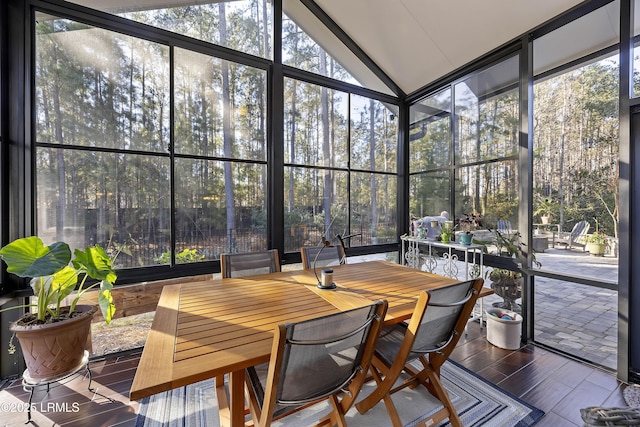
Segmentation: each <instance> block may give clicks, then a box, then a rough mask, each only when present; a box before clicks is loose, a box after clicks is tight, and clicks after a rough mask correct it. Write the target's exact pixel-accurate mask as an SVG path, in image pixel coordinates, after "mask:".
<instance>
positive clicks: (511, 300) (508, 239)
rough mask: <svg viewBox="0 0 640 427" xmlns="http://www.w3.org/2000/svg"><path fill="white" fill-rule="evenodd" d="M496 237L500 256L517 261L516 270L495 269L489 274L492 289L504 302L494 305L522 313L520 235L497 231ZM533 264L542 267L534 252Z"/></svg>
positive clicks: (521, 253)
mask: <svg viewBox="0 0 640 427" xmlns="http://www.w3.org/2000/svg"><path fill="white" fill-rule="evenodd" d="M495 233H496V237H495V241H494V242H493V244H494V245H495V246H496V249H497V252H498V255H501V256H504V257H507V258H513V259H515V260H516V261H515V263H516V265H515V266H516V268H517V269H515V270H508V269H505V268H494V269H493V270H491V272H489V274H488V277H489V280H491V289H493V291H494V292H495V293H496V295H498V296H500V297H502V299H503V300H504V301H503V302H499V303H494V306H495V307H499V308H505V309H508V310H511V311H515V312H520V311H521V310H520V306H519V305H518V304H517V303H516V299H518V298H520V297H521V296H522V283H523V279H522V272H521V271H520V270H519V263H518V261H517V260H518V259H520V258H521V257H522V256H523V252H522V247H521V246H522V245H523V243H521V242H520V233H517V232H516V233H513V234H503V233H501V232H500V231H498V230H496V231H495ZM532 257H533V262H534V264H535V265H537V266H538V267H539V266H540V265H541V264H540V262H538V261H537V260H536V258H535V253H533V252H532Z"/></svg>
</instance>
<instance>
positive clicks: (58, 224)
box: [36, 147, 171, 268]
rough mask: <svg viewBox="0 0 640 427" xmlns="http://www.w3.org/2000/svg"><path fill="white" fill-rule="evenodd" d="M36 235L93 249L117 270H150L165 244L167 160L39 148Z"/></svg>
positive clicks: (167, 241)
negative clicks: (102, 253) (103, 252)
mask: <svg viewBox="0 0 640 427" xmlns="http://www.w3.org/2000/svg"><path fill="white" fill-rule="evenodd" d="M36 170H37V177H36V179H37V182H38V197H37V218H38V227H37V228H38V230H37V231H38V235H39V236H41V237H42V239H43V240H44V241H45V242H47V243H51V242H54V241H60V240H64V241H66V242H68V243H69V244H70V246H72V248H80V249H83V248H84V247H86V246H90V245H94V244H99V245H100V246H102V247H103V248H105V249H107V250H108V252H109V253H110V254H111V255H116V254H118V256H117V259H116V262H115V265H116V267H117V268H123V267H141V266H147V265H153V264H154V258H155V257H156V256H157V254H158V252H159V251H161V250H162V248H165V247H167V246H168V245H169V244H170V233H171V227H170V224H171V211H170V197H169V194H168V193H167V188H170V184H169V170H170V164H169V158H168V157H149V156H139V155H133V154H126V155H125V154H114V153H105V152H96V151H79V150H65V149H57V148H45V147H40V148H38V151H37V160H36Z"/></svg>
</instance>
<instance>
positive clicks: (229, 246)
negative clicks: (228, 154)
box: [160, 159, 267, 263]
mask: <svg viewBox="0 0 640 427" xmlns="http://www.w3.org/2000/svg"><path fill="white" fill-rule="evenodd" d="M175 170H176V232H175V234H176V262H177V263H184V262H196V261H202V260H212V259H218V258H219V255H220V254H221V253H223V252H254V251H261V250H265V249H267V218H266V212H267V211H266V197H265V193H266V166H265V165H263V164H251V163H239V162H221V161H207V160H194V159H177V160H176V167H175ZM227 174H229V178H227ZM169 249H170V248H166V251H168V250H169ZM185 251H186V252H185ZM194 251H197V252H194ZM181 254H184V255H181ZM168 261H169V260H168V259H167V256H165V257H164V258H163V259H162V260H160V262H161V263H167V262H168Z"/></svg>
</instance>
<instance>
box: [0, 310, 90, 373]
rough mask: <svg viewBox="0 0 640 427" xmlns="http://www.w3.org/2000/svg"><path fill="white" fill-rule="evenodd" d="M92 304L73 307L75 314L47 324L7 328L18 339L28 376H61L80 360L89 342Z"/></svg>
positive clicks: (12, 325)
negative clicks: (66, 318)
mask: <svg viewBox="0 0 640 427" xmlns="http://www.w3.org/2000/svg"><path fill="white" fill-rule="evenodd" d="M96 311H97V308H96V307H95V306H91V305H78V306H76V313H79V315H76V316H75V317H73V318H71V319H68V320H64V321H61V322H56V323H50V324H46V325H32V326H21V325H18V324H17V323H16V322H14V323H12V324H11V326H10V327H9V330H10V331H11V332H14V333H15V334H16V337H18V341H20V348H21V349H22V354H23V356H24V361H25V363H26V364H27V370H28V371H29V376H30V377H31V378H33V379H36V380H46V379H52V378H59V377H63V376H65V375H66V374H70V373H72V372H73V371H75V370H76V369H77V368H78V367H79V366H80V365H81V363H82V358H83V356H84V351H85V349H87V344H88V343H90V341H89V336H90V333H91V320H92V319H93V314H94V313H95V312H96Z"/></svg>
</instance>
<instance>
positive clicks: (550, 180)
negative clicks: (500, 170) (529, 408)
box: [532, 2, 619, 368]
mask: <svg viewBox="0 0 640 427" xmlns="http://www.w3.org/2000/svg"><path fill="white" fill-rule="evenodd" d="M618 8H619V2H612V3H610V4H608V5H606V6H604V7H602V8H599V9H597V10H595V11H593V12H592V13H589V14H588V15H585V16H583V17H581V18H580V19H578V20H575V21H572V22H571V23H569V24H567V25H565V26H563V27H560V28H558V29H557V30H555V31H553V32H551V33H549V34H547V35H545V36H543V37H541V38H539V39H536V40H534V69H535V70H537V71H538V72H539V71H547V70H546V69H547V68H548V67H549V65H552V62H550V59H555V60H556V63H555V68H552V69H551V70H550V71H549V72H547V73H544V72H543V73H541V74H538V77H537V78H536V80H535V83H534V98H533V102H534V109H533V119H534V135H533V151H534V158H533V177H532V178H533V218H532V220H533V228H534V229H533V233H534V236H533V239H534V241H533V244H534V245H536V243H537V242H542V245H539V250H538V251H537V253H536V259H537V260H538V261H540V262H541V263H542V266H541V269H542V270H546V271H550V272H553V273H556V274H558V275H561V276H565V277H566V279H567V280H564V281H563V280H559V279H557V280H552V279H548V278H544V277H541V276H536V277H535V278H534V279H535V282H534V286H535V288H534V292H535V298H534V302H535V307H534V313H533V314H534V319H533V324H534V328H535V335H534V338H535V340H536V341H539V342H542V343H544V344H546V345H549V346H551V347H554V348H558V349H560V350H563V351H565V352H567V353H570V354H573V355H575V356H578V357H580V358H583V359H586V360H589V361H591V362H594V363H597V364H602V365H604V366H607V367H609V368H615V367H616V363H617V304H618V303H617V297H618V293H617V290H616V289H615V285H616V283H617V281H618V259H617V249H618V244H617V240H618V205H619V201H618V176H619V113H618V106H619V61H618V57H617V49H611V50H608V49H604V50H602V49H603V48H606V47H607V46H613V45H614V44H615V43H617V41H618V40H617V38H618V36H617V34H615V33H614V34H613V36H612V37H610V38H608V39H607V38H602V37H601V36H603V35H604V34H605V31H602V30H608V29H613V30H616V31H617V25H618V21H617V20H615V21H613V22H611V21H610V17H611V16H618ZM612 24H614V25H613V26H612ZM594 28H600V29H602V30H601V31H594V30H593V29H594ZM569 36H571V40H572V43H570V44H562V42H563V41H564V40H567V39H568V37H569ZM594 52H600V54H601V56H599V57H594V56H593V55H591V56H589V54H592V53H594ZM580 59H582V62H581V63H580V62H579V60H580ZM569 61H571V62H569ZM564 64H566V65H564ZM584 224H586V226H584V227H583V226H582V225H584ZM580 227H582V228H581V230H582V232H579V233H577V234H574V233H572V231H573V230H574V229H575V230H576V231H577V230H580ZM596 232H597V234H596ZM598 236H600V237H601V238H603V239H604V240H605V241H606V243H607V245H606V252H605V253H604V256H595V253H594V250H593V248H591V247H590V244H589V241H590V240H592V239H596V238H598ZM575 277H580V278H583V279H587V280H589V281H590V282H591V284H590V285H582V284H578V283H575V282H573V281H572V280H574V279H573V278H575ZM609 288H613V290H610V289H609ZM587 314H588V315H587Z"/></svg>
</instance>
